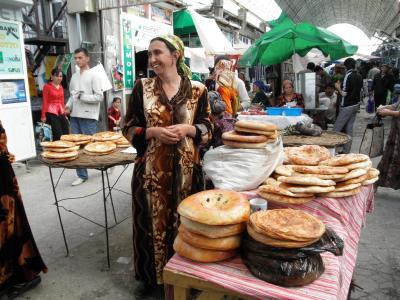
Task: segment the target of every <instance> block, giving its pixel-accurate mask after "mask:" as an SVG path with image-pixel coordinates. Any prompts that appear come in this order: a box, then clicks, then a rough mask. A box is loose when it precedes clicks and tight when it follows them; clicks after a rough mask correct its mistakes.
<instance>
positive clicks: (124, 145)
mask: <svg viewBox="0 0 400 300" xmlns="http://www.w3.org/2000/svg"><path fill="white" fill-rule="evenodd" d="M114 143H115V144H116V145H117V148H128V147H129V146H130V145H131V144H130V143H129V141H128V140H127V139H126V138H125V137H124V136H122V137H120V138H119V139H118V140H116V141H115V142H114Z"/></svg>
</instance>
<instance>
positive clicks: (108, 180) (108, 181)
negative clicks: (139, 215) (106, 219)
mask: <svg viewBox="0 0 400 300" xmlns="http://www.w3.org/2000/svg"><path fill="white" fill-rule="evenodd" d="M105 172H106V178H107V187H108V194H109V195H110V200H111V207H112V210H113V214H114V220H115V224H117V223H118V222H117V216H116V215H115V208H114V201H113V198H112V194H111V191H112V188H111V187H110V179H109V178H108V173H107V170H106V171H105Z"/></svg>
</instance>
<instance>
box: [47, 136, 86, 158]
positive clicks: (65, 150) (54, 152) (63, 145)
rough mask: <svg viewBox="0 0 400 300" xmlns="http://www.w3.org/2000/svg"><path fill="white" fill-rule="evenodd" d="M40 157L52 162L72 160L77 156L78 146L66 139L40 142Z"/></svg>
mask: <svg viewBox="0 0 400 300" xmlns="http://www.w3.org/2000/svg"><path fill="white" fill-rule="evenodd" d="M40 145H41V146H42V147H43V152H42V154H41V155H42V157H43V158H46V159H48V160H51V161H53V162H63V161H70V160H74V159H76V158H77V157H78V150H79V146H77V145H75V144H74V143H72V142H68V141H62V140H60V141H54V142H42V143H40Z"/></svg>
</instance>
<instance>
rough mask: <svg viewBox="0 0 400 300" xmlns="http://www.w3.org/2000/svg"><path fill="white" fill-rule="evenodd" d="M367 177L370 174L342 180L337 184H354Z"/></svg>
mask: <svg viewBox="0 0 400 300" xmlns="http://www.w3.org/2000/svg"><path fill="white" fill-rule="evenodd" d="M367 179H368V176H367V174H365V175H362V176H360V177H356V178H352V179H349V180H346V181H340V182H338V183H336V185H339V186H340V185H341V184H343V185H348V184H354V183H361V182H364V181H365V180H367Z"/></svg>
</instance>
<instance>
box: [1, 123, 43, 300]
mask: <svg viewBox="0 0 400 300" xmlns="http://www.w3.org/2000/svg"><path fill="white" fill-rule="evenodd" d="M13 161H14V156H13V155H12V154H10V153H9V152H8V149H7V136H6V132H5V130H4V128H3V126H2V124H1V121H0V298H1V299H3V297H2V296H3V295H5V294H7V297H8V298H6V299H14V298H15V297H17V296H19V295H20V294H22V293H23V292H26V291H27V290H29V289H31V288H33V287H35V286H36V285H38V284H39V283H40V277H39V273H40V272H45V273H46V272H47V267H46V265H45V264H44V262H43V260H42V257H41V256H40V253H39V250H38V249H37V247H36V243H35V240H34V238H33V235H32V231H31V228H30V226H29V222H28V219H27V217H26V214H25V209H24V204H23V203H22V199H21V194H20V192H19V187H18V183H17V179H16V178H15V174H14V170H13V168H12V166H11V163H12V162H13Z"/></svg>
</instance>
